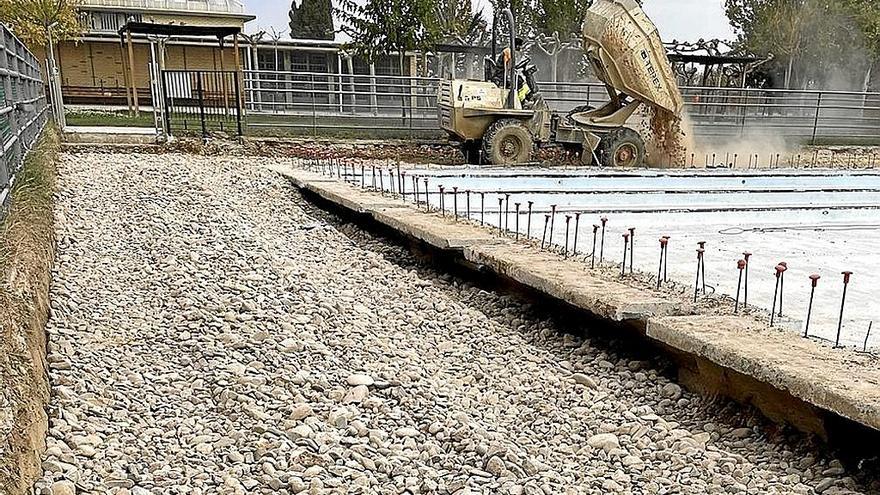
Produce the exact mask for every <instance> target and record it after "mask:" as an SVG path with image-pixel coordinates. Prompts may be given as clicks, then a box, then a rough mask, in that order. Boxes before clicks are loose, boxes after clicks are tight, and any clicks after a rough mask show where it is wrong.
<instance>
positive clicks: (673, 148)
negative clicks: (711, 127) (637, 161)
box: [645, 107, 696, 168]
mask: <svg viewBox="0 0 880 495" xmlns="http://www.w3.org/2000/svg"><path fill="white" fill-rule="evenodd" d="M646 126H647V127H648V129H647V131H648V132H647V134H648V140H647V141H646V143H645V144H646V146H647V151H648V157H647V162H648V165H649V166H652V167H666V168H673V167H675V168H681V167H686V166H688V164H689V162H688V159H687V157H688V154H689V153H691V152H693V150H695V149H696V145H695V144H694V139H693V130H692V129H691V125H690V122H688V121H687V119H686V118H681V117H678V116H676V115H675V114H673V113H672V112H669V111H668V110H664V109H662V108H659V107H651V108H650V109H649V110H648V120H647V124H646Z"/></svg>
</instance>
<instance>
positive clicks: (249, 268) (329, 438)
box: [35, 153, 867, 495]
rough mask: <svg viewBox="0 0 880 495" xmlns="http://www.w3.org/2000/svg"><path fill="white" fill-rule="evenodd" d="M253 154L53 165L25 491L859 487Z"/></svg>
mask: <svg viewBox="0 0 880 495" xmlns="http://www.w3.org/2000/svg"><path fill="white" fill-rule="evenodd" d="M265 163H268V161H267V159H256V158H254V159H243V158H228V159H224V158H216V157H214V158H208V157H196V156H186V155H173V154H169V155H136V154H131V155H123V154H88V153H81V154H68V155H65V156H64V157H63V163H62V166H61V181H60V187H61V190H60V192H59V194H58V203H57V214H58V217H59V218H58V242H59V252H58V259H57V263H56V273H55V280H54V283H53V286H52V296H53V303H52V309H53V311H52V317H51V321H50V322H49V329H48V330H49V334H50V344H49V351H50V354H49V361H50V363H51V369H52V371H51V380H52V384H53V400H52V410H51V411H50V415H51V425H50V426H51V430H50V438H49V439H48V450H47V452H46V455H45V459H44V463H43V467H44V469H45V475H44V477H43V479H42V480H41V481H40V482H38V483H37V485H36V488H35V492H36V493H51V494H55V495H62V494H70V493H100V494H103V493H119V494H124V493H131V494H138V495H139V494H146V493H155V494H166V493H170V494H174V493H181V494H183V493H189V494H202V493H204V494H208V493H210V494H214V493H282V494H284V493H304V494H305V493H308V494H325V493H326V494H330V493H334V494H336V493H339V494H368V493H376V494H399V493H412V494H416V493H439V494H445V493H457V494H477V493H486V494H547V495H556V494H581V493H595V494H606V493H694V494H704V493H738V492H739V493H762V494H764V493H804V494H807V493H814V491H816V492H824V493H851V492H852V491H856V492H858V491H859V490H867V488H865V487H861V488H860V487H859V486H858V485H857V484H856V482H855V481H854V480H853V479H852V478H851V477H850V474H851V473H847V472H846V470H845V469H844V468H843V467H842V466H841V464H840V462H838V461H836V460H834V459H831V458H828V457H826V456H824V455H823V454H812V455H811V454H810V452H811V451H816V449H815V448H811V445H809V444H808V443H806V442H805V441H803V440H801V439H800V438H801V437H799V436H797V435H787V434H786V432H781V431H778V430H774V429H773V428H771V427H768V425H767V424H766V423H764V422H763V421H762V420H760V419H758V418H756V417H755V416H754V415H753V414H751V413H750V412H748V411H744V410H743V409H742V408H739V407H731V406H730V405H729V404H726V403H724V402H722V401H712V400H707V399H702V398H700V397H698V396H695V395H692V394H689V393H687V392H682V390H681V389H680V388H679V387H678V386H677V385H676V384H674V383H670V382H669V380H668V379H666V378H665V377H664V376H663V375H662V374H660V373H659V372H658V371H657V368H656V366H655V364H653V363H651V362H646V361H640V360H634V358H633V357H631V356H628V355H627V353H625V352H622V351H619V350H618V349H616V348H615V347H613V346H611V347H609V346H608V344H605V343H602V342H600V341H598V339H597V340H596V341H591V340H590V339H589V338H588V339H587V340H583V339H581V338H579V337H573V336H571V335H569V334H563V333H562V332H561V330H563V329H564V328H563V324H560V323H556V322H554V321H553V319H552V318H548V317H547V315H545V314H543V313H542V312H541V310H540V309H539V308H533V307H531V306H529V305H528V304H525V303H523V302H521V301H519V300H517V299H515V298H513V297H511V296H506V295H499V294H496V293H494V292H487V291H486V290H483V289H481V288H480V287H475V286H474V285H472V284H470V283H467V282H465V281H463V280H459V279H455V278H453V277H450V276H447V275H442V274H439V273H437V272H435V271H433V270H431V269H430V268H427V267H425V266H422V265H420V264H419V263H418V262H417V261H416V260H415V259H414V258H413V257H411V256H410V255H409V254H408V253H407V252H406V251H404V250H403V249H402V248H400V247H397V246H394V245H389V244H386V243H384V242H382V241H381V240H379V239H375V238H373V237H371V236H370V235H368V234H365V233H364V232H362V231H360V230H358V229H356V228H354V227H353V226H350V225H345V224H341V223H339V221H338V220H337V219H335V218H332V217H329V216H327V215H325V214H323V213H321V212H319V211H316V210H315V209H314V208H313V207H311V206H310V205H309V204H308V203H306V202H305V201H304V200H303V199H302V198H301V197H300V196H299V195H298V193H296V192H295V190H294V189H293V188H292V187H290V186H289V185H288V184H287V183H286V182H285V181H284V180H283V179H282V178H280V177H279V176H277V175H275V174H273V173H271V172H269V171H267V170H265V169H263V168H261V167H260V166H259V165H261V164H265ZM578 330H580V333H581V334H584V332H585V330H584V329H578ZM588 333H589V332H588V331H587V332H586V334H588Z"/></svg>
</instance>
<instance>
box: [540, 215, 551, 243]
mask: <svg viewBox="0 0 880 495" xmlns="http://www.w3.org/2000/svg"><path fill="white" fill-rule="evenodd" d="M548 225H550V215H544V233H543V234H542V235H541V249H544V243H545V242H546V241H547V226H548Z"/></svg>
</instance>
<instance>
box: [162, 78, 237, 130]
mask: <svg viewBox="0 0 880 495" xmlns="http://www.w3.org/2000/svg"><path fill="white" fill-rule="evenodd" d="M161 90H162V99H163V102H164V106H165V108H164V109H163V113H164V118H165V126H166V128H167V130H168V131H169V133H172V134H173V133H180V132H183V133H193V132H196V133H200V134H201V135H202V136H203V137H208V136H209V135H210V133H212V132H218V131H219V132H222V133H225V134H235V135H237V136H241V135H242V101H241V96H242V93H241V80H240V73H238V72H236V71H212V70H164V71H162V88H161Z"/></svg>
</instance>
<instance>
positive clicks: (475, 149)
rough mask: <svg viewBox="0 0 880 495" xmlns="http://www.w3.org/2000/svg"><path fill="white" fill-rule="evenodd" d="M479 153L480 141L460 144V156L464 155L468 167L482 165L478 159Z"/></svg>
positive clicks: (480, 148)
mask: <svg viewBox="0 0 880 495" xmlns="http://www.w3.org/2000/svg"><path fill="white" fill-rule="evenodd" d="M480 151H482V144H481V143H480V141H466V142H464V143H461V154H462V155H464V160H465V162H467V163H468V164H469V165H482V164H483V163H482V160H481V157H480Z"/></svg>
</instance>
